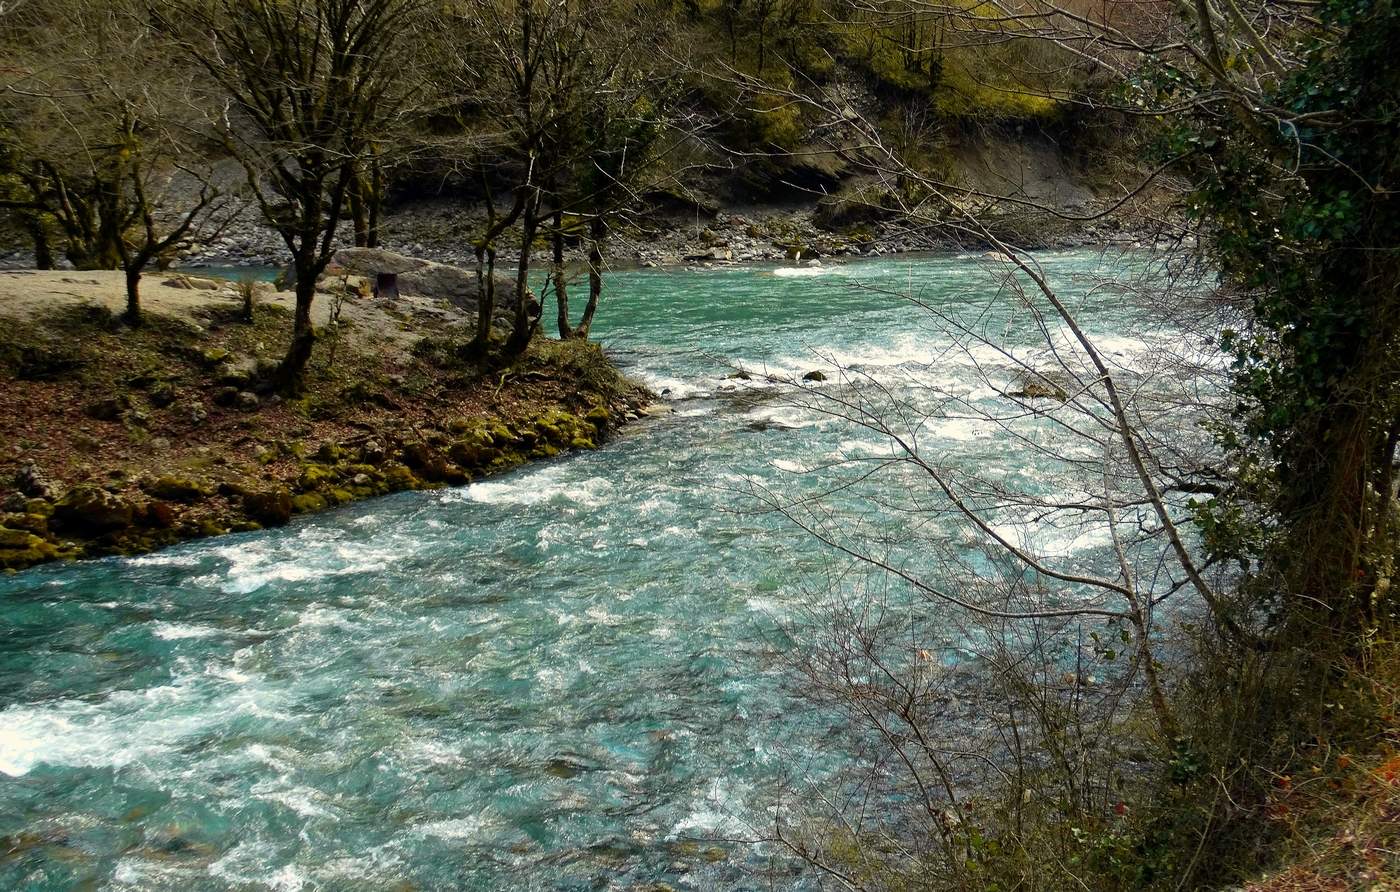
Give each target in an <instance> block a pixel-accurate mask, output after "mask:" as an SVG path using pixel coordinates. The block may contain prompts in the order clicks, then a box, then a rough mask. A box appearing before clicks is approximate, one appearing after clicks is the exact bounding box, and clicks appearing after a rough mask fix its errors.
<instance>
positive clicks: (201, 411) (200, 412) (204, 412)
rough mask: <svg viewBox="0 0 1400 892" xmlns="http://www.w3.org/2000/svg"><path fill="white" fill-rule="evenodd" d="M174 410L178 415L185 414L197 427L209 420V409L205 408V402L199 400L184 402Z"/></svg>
mask: <svg viewBox="0 0 1400 892" xmlns="http://www.w3.org/2000/svg"><path fill="white" fill-rule="evenodd" d="M174 411H175V414H176V415H180V416H184V418H185V420H187V421H188V422H189V423H190V424H192V425H194V426H195V427H199V426H200V425H201V424H203V423H204V422H205V421H208V420H209V410H208V409H206V408H204V404H203V403H201V402H199V401H198V400H190V401H189V402H187V403H183V404H182V405H180V406H178V407H177V408H176V409H175V410H174Z"/></svg>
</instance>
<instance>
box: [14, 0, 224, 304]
mask: <svg viewBox="0 0 1400 892" xmlns="http://www.w3.org/2000/svg"><path fill="white" fill-rule="evenodd" d="M143 13H144V10H143V8H142V6H141V5H140V4H136V3H105V2H104V3H93V2H87V0H68V2H66V3H64V4H61V5H57V6H56V7H55V6H47V5H46V6H38V5H35V6H31V7H29V8H28V9H27V10H25V11H23V12H22V13H19V14H16V15H15V16H13V17H12V18H8V19H6V21H5V25H6V31H5V34H4V40H5V44H6V45H7V46H8V47H10V48H12V49H13V50H14V53H13V56H12V58H13V59H14V60H15V63H16V65H15V67H14V68H13V69H9V70H8V71H7V73H8V75H9V77H8V79H7V81H6V84H5V87H6V89H5V92H4V94H3V99H4V100H5V101H4V103H3V110H4V114H5V125H4V132H5V133H6V134H7V137H8V139H7V142H8V144H9V145H8V151H7V152H6V153H5V159H6V163H5V167H6V169H7V171H8V176H9V178H10V179H11V182H12V183H13V184H14V185H15V188H14V189H12V190H11V193H10V195H9V196H8V197H7V198H5V199H4V205H5V206H8V207H10V208H12V209H14V210H16V211H18V212H20V213H21V214H22V215H23V220H24V221H25V225H26V226H27V228H29V229H30V231H31V233H32V234H33V237H34V242H35V253H36V260H37V262H38V264H39V265H40V266H52V258H51V257H48V256H45V255H46V254H47V252H48V243H47V231H48V228H49V227H50V226H54V227H56V228H57V229H58V230H59V231H60V232H61V233H62V234H63V237H64V240H65V243H66V254H67V256H68V259H69V260H70V261H71V262H72V263H73V264H74V265H75V266H77V267H78V268H80V269H82V268H96V269H116V268H118V267H120V268H121V269H122V270H124V271H125V273H126V287H127V308H126V319H127V321H128V322H130V323H132V324H139V323H140V321H141V305H140V294H139V287H140V285H139V283H140V279H141V274H142V271H143V270H144V269H145V268H146V266H147V265H148V264H149V263H150V262H151V261H152V260H153V259H155V258H157V257H158V256H161V255H163V254H165V253H167V252H169V251H170V250H171V249H172V248H173V247H174V246H175V245H176V244H177V243H178V242H179V241H180V240H181V239H183V238H185V237H186V236H187V235H188V234H189V233H190V232H191V231H192V230H194V229H196V228H198V227H200V226H202V225H204V224H206V223H208V222H210V218H211V216H212V214H213V212H214V210H215V209H216V206H217V199H218V190H217V189H215V188H214V186H213V185H212V180H211V171H210V168H209V166H208V164H207V163H206V161H205V152H207V151H208V149H209V148H210V143H209V140H208V139H207V136H206V135H205V134H204V133H202V132H201V131H200V129H199V127H198V124H199V123H200V121H199V118H198V115H197V113H196V112H195V111H194V106H195V105H196V104H197V102H198V100H199V97H198V96H196V95H194V94H193V91H192V90H191V88H189V87H188V86H186V85H185V84H183V83H182V82H181V79H179V78H171V79H170V80H169V81H168V82H152V81H151V80H150V78H149V71H150V70H151V68H152V66H154V65H156V64H157V63H158V60H163V59H166V58H167V57H168V51H169V47H168V46H167V45H165V44H164V42H163V40H162V37H161V35H160V34H158V33H157V32H156V31H155V30H154V29H153V28H152V26H151V23H150V21H149V19H148V18H147V17H146V16H144V14H143ZM177 180H178V181H180V182H181V183H182V184H184V185H188V188H189V189H197V190H198V195H197V196H196V197H193V198H188V197H186V196H181V195H173V194H170V193H169V190H168V188H167V187H168V186H169V185H170V184H171V183H172V182H175V181H177Z"/></svg>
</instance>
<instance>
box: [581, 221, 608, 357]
mask: <svg viewBox="0 0 1400 892" xmlns="http://www.w3.org/2000/svg"><path fill="white" fill-rule="evenodd" d="M607 238H608V224H607V223H606V222H605V221H604V220H603V218H602V216H601V215H599V216H597V217H594V218H593V222H592V223H590V224H589V225H588V303H587V304H585V305H584V308H583V318H582V319H580V320H579V323H578V328H577V329H575V330H574V336H575V337H578V338H582V339H583V340H585V341H586V340H588V333H589V331H591V330H592V329H593V314H594V313H596V312H598V300H599V298H601V297H602V296H603V242H605V241H606V240H607Z"/></svg>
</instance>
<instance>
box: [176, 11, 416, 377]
mask: <svg viewBox="0 0 1400 892" xmlns="http://www.w3.org/2000/svg"><path fill="white" fill-rule="evenodd" d="M425 8H426V4H425V3H424V2H422V0H214V2H210V3H207V4H199V5H195V6H190V5H187V4H173V3H172V4H164V3H160V4H157V5H156V6H155V7H154V10H155V12H156V14H157V15H158V16H159V17H160V20H161V21H162V22H163V24H164V27H165V29H166V30H167V31H168V32H169V33H171V34H175V35H178V37H179V40H180V42H181V45H182V46H183V48H184V51H185V54H186V57H187V58H189V59H190V60H191V61H193V62H194V63H195V64H197V65H199V66H200V67H201V68H202V69H203V71H204V72H205V74H206V75H207V76H208V78H209V79H210V81H211V82H212V83H214V84H215V85H217V87H218V88H219V89H220V90H221V91H222V92H223V93H224V95H225V96H226V97H227V103H226V105H224V106H222V107H221V112H222V114H221V116H220V118H219V120H218V124H219V125H220V130H221V134H222V141H223V147H224V149H225V150H226V151H227V152H228V153H229V154H231V155H232V156H233V157H235V158H237V159H238V161H239V162H240V163H241V164H242V165H243V168H244V171H245V175H246V176H245V178H246V184H247V189H248V191H249V192H250V193H251V194H252V196H253V197H254V199H255V200H256V202H257V205H258V207H259V208H260V210H261V212H262V216H263V218H264V220H265V221H266V222H267V224H268V225H269V226H271V227H272V228H273V229H275V230H276V231H277V233H278V234H279V235H280V236H281V237H282V240H283V241H284V242H285V243H286V246H287V250H288V252H289V253H290V254H291V257H292V270H293V272H294V274H295V277H296V283H295V290H296V310H295V313H294V316H293V323H292V337H291V344H290V346H289V347H288V349H287V353H286V356H285V357H284V358H283V360H282V362H281V364H280V365H279V366H278V369H277V371H276V373H275V375H274V380H273V381H272V382H271V383H272V384H273V385H274V386H275V387H277V388H279V389H283V390H292V391H295V390H299V389H300V388H301V387H302V386H303V384H304V381H303V379H304V375H305V371H306V366H307V363H308V362H309V360H310V358H311V353H312V348H313V345H314V343H315V338H316V332H315V327H314V325H313V323H312V317H311V308H312V304H313V302H314V300H315V296H316V282H317V279H318V278H319V277H320V275H321V273H322V272H323V271H324V270H325V268H326V266H327V264H328V263H329V262H330V259H331V257H332V255H333V254H334V252H335V246H336V230H337V227H338V226H339V224H340V222H341V220H342V218H343V216H344V213H345V210H346V204H347V201H348V200H349V197H350V195H351V193H352V191H353V190H356V189H360V190H363V188H364V187H362V186H357V185H356V183H357V181H358V178H360V177H362V176H363V175H364V173H363V172H364V171H366V170H368V171H371V172H372V171H374V170H376V169H377V165H379V164H382V163H383V151H384V146H383V143H382V142H381V141H382V140H383V139H384V137H385V135H386V134H389V133H391V132H393V131H394V130H395V125H396V123H397V122H398V121H400V120H402V119H403V118H404V117H406V116H408V115H409V114H411V112H412V110H413V109H414V108H416V107H417V105H416V103H415V102H414V101H413V100H414V99H415V94H414V93H413V90H414V88H415V87H416V86H417V84H416V83H415V82H414V80H413V78H412V76H411V75H412V72H413V71H414V67H415V66H414V60H415V57H414V55H413V53H412V42H413V38H414V35H415V34H416V33H418V31H419V25H420V16H421V15H422V13H423V12H424V10H425ZM362 194H363V192H362V191H361V195H362ZM366 238H368V236H366Z"/></svg>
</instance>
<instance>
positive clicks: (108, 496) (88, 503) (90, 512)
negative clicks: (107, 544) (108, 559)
mask: <svg viewBox="0 0 1400 892" xmlns="http://www.w3.org/2000/svg"><path fill="white" fill-rule="evenodd" d="M133 514H134V512H133V510H132V507H131V503H130V502H128V501H127V500H126V499H123V498H122V497H121V496H118V495H116V494H114V493H110V492H108V491H107V490H105V489H103V488H101V487H100V486H94V485H93V484H90V483H82V484H79V485H77V486H75V487H73V488H72V489H70V490H69V491H68V493H67V494H66V495H64V497H63V498H62V499H60V500H59V502H58V504H57V505H55V506H54V518H55V519H56V520H57V521H58V522H59V523H60V524H62V525H63V526H64V527H65V528H70V529H75V530H79V531H81V532H86V533H108V532H112V531H113V530H121V529H125V528H127V527H129V526H131V523H132V518H133Z"/></svg>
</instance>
